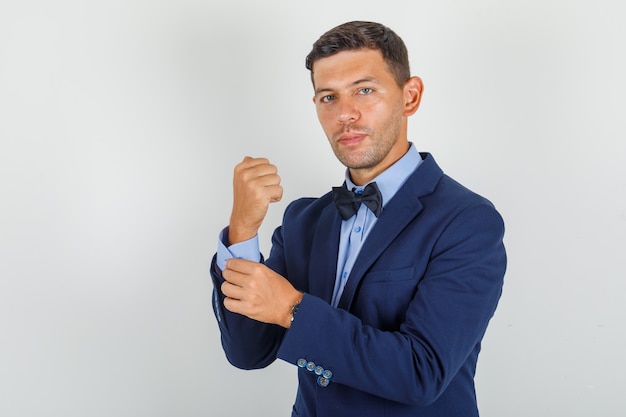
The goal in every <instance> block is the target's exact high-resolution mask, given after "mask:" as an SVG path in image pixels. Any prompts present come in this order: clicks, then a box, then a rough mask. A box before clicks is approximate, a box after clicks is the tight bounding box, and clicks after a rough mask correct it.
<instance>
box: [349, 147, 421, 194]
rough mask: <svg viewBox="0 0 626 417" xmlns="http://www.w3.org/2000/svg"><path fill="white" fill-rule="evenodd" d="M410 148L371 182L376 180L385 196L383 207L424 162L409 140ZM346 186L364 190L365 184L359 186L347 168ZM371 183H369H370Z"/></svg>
mask: <svg viewBox="0 0 626 417" xmlns="http://www.w3.org/2000/svg"><path fill="white" fill-rule="evenodd" d="M409 144H410V146H409V150H408V151H407V152H406V153H405V154H404V155H403V156H402V158H400V159H398V160H397V161H396V162H395V163H394V164H393V165H392V166H390V167H389V168H387V169H386V170H385V171H383V172H382V173H380V175H378V176H377V177H376V178H374V179H373V180H372V181H370V182H376V185H377V186H378V189H379V190H380V193H381V195H382V196H383V207H384V206H385V205H386V204H387V202H389V201H391V199H392V198H393V196H394V195H395V194H396V193H397V192H398V190H399V189H400V187H402V185H403V184H404V183H405V181H406V180H407V178H409V176H410V175H411V174H412V173H413V171H415V170H416V169H417V167H418V166H419V165H420V164H421V163H422V157H421V156H420V154H419V152H417V149H416V148H415V145H414V144H413V143H411V142H409ZM345 177H346V186H347V187H348V190H352V189H353V188H356V189H357V190H363V188H365V186H366V185H367V184H365V185H363V186H357V185H355V184H354V183H353V182H352V180H351V179H350V170H349V169H346V175H345ZM368 184H369V183H368Z"/></svg>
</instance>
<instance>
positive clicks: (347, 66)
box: [312, 49, 395, 89]
mask: <svg viewBox="0 0 626 417" xmlns="http://www.w3.org/2000/svg"><path fill="white" fill-rule="evenodd" d="M312 69H313V83H314V85H315V88H316V89H318V88H339V87H341V86H343V85H347V84H351V83H354V82H355V81H358V80H361V79H372V78H373V79H376V80H378V81H379V82H383V83H384V82H388V81H391V82H395V81H394V79H393V75H392V74H391V72H390V71H389V68H388V66H387V64H386V62H385V60H384V59H383V55H382V53H381V52H380V51H379V50H376V49H357V50H354V51H341V52H338V53H336V54H334V55H331V56H328V57H325V58H320V59H318V60H317V61H315V62H314V63H313V68H312Z"/></svg>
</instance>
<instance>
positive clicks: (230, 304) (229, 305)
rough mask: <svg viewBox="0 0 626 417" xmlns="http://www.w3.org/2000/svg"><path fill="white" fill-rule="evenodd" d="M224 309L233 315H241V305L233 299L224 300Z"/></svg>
mask: <svg viewBox="0 0 626 417" xmlns="http://www.w3.org/2000/svg"><path fill="white" fill-rule="evenodd" d="M224 307H225V308H226V310H228V311H230V312H233V313H240V314H242V313H243V303H242V302H241V301H240V300H237V299H235V298H228V297H227V298H225V299H224Z"/></svg>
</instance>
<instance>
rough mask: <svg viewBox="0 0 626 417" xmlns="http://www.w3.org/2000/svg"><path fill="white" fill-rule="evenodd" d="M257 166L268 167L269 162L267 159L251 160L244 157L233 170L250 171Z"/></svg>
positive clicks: (248, 157)
mask: <svg viewBox="0 0 626 417" xmlns="http://www.w3.org/2000/svg"><path fill="white" fill-rule="evenodd" d="M259 165H270V161H269V159H267V158H252V157H250V156H246V157H244V158H243V160H242V161H241V162H240V163H238V164H237V165H236V166H235V168H238V169H250V168H254V167H256V166H259Z"/></svg>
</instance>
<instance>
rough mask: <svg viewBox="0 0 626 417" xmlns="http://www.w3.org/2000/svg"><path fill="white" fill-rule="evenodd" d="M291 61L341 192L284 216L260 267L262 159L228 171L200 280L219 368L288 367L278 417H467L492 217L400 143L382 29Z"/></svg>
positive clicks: (319, 45) (342, 31) (493, 258)
mask: <svg viewBox="0 0 626 417" xmlns="http://www.w3.org/2000/svg"><path fill="white" fill-rule="evenodd" d="M306 63H307V68H308V69H309V70H310V71H311V79H312V82H313V87H314V91H315V95H314V98H313V102H314V103H315V107H316V110H317V115H318V118H319V120H320V123H321V125H322V127H323V129H324V132H325V133H326V136H327V137H328V140H329V142H330V145H331V147H332V149H333V151H334V153H335V155H336V156H337V158H338V159H339V161H340V162H341V163H342V164H344V165H345V166H346V167H347V170H346V176H345V182H344V184H343V185H342V186H341V187H334V188H333V191H332V192H329V193H328V194H326V195H324V196H322V197H320V198H317V199H312V198H303V199H299V200H296V201H294V202H293V203H291V204H290V205H289V206H288V207H287V209H286V210H285V214H284V219H283V224H282V226H281V227H279V228H277V229H276V231H275V232H274V236H273V239H272V249H271V253H270V256H269V258H267V259H266V260H264V259H263V258H262V256H261V255H260V254H259V249H258V241H257V231H258V229H259V227H260V225H261V223H262V221H263V219H264V217H265V214H266V212H267V209H268V206H269V204H270V203H271V202H273V201H277V200H280V198H281V196H282V188H281V186H280V178H279V176H278V173H277V169H276V167H275V166H273V165H272V164H270V162H269V161H268V160H267V159H264V158H249V157H246V158H244V160H243V161H242V162H241V163H239V164H238V165H237V167H236V168H235V173H234V200H233V209H232V214H231V218H230V224H229V227H228V228H226V229H224V231H223V232H222V234H221V236H220V241H219V248H218V253H217V255H216V256H215V258H214V259H213V264H212V268H211V274H212V277H213V281H214V284H215V291H214V300H213V305H214V310H215V314H216V317H217V319H218V323H219V327H220V331H221V336H222V345H223V348H224V351H225V352H226V356H227V357H228V360H229V361H230V362H231V363H232V364H233V365H235V366H237V367H240V368H244V369H251V368H262V367H265V366H267V365H269V364H270V363H272V362H273V361H274V360H275V359H276V358H281V359H283V360H285V361H287V362H290V363H293V364H294V365H296V366H297V367H298V372H299V374H298V377H299V386H298V393H297V397H296V401H295V404H294V407H293V414H292V415H293V416H307V417H309V416H330V417H335V416H337V417H347V416H358V417H366V416H376V417H382V416H394V417H399V416H412V417H415V416H450V417H460V416H477V415H478V410H477V406H476V395H475V391H474V382H473V377H474V372H475V369H476V361H477V357H478V353H479V350H480V341H481V339H482V337H483V335H484V333H485V330H486V328H487V324H488V322H489V320H490V318H491V317H492V315H493V313H494V311H495V308H496V305H497V302H498V299H499V297H500V294H501V289H502V280H503V276H504V271H505V266H506V255H505V250H504V246H503V243H502V237H503V233H504V225H503V222H502V219H501V217H500V215H499V214H498V213H497V211H496V210H495V209H494V207H493V205H492V204H491V203H490V202H489V201H487V200H486V199H484V198H482V197H480V196H478V195H476V194H474V193H472V192H471V191H469V190H468V189H466V188H464V187H463V186H461V185H459V184H458V183H457V182H455V181H454V180H452V179H451V178H449V177H448V176H446V175H445V174H443V172H442V171H441V169H440V168H439V167H438V166H437V164H436V163H435V161H434V159H433V157H432V155H430V154H428V153H421V154H420V153H418V152H417V150H416V148H415V146H414V145H413V144H412V143H411V142H409V141H408V139H407V119H408V117H409V116H411V115H412V114H413V113H415V112H416V111H417V108H418V107H419V104H420V99H421V96H422V90H423V86H422V81H421V80H420V79H419V78H417V77H411V76H410V71H409V64H408V57H407V51H406V48H405V45H404V43H403V42H402V40H401V39H400V38H399V37H398V36H397V35H396V34H395V33H394V32H393V31H391V30H390V29H389V28H387V27H385V26H383V25H380V24H377V23H371V22H349V23H346V24H343V25H340V26H338V27H336V28H334V29H331V30H330V31H329V32H327V33H325V34H324V35H322V36H321V37H320V39H319V40H318V41H317V42H316V43H315V44H314V46H313V50H312V51H311V53H310V54H309V56H308V57H307V61H306Z"/></svg>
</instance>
